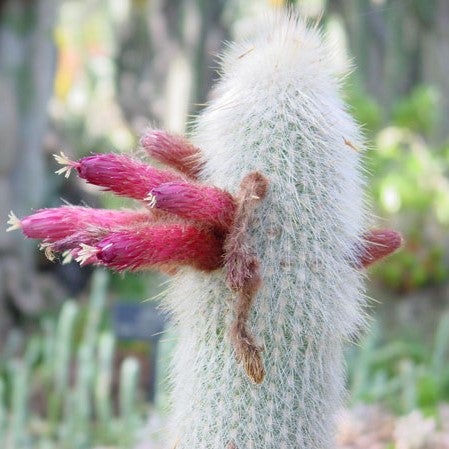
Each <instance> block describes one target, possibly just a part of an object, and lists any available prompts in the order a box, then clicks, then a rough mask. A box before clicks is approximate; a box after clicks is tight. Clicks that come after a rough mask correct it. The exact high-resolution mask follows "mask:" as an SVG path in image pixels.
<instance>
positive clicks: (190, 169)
mask: <svg viewBox="0 0 449 449" xmlns="http://www.w3.org/2000/svg"><path fill="white" fill-rule="evenodd" d="M140 145H141V146H142V148H143V149H144V150H145V151H146V152H147V153H148V154H149V155H150V156H151V157H153V158H154V159H156V160H158V161H160V162H162V163H163V164H167V165H171V166H172V167H173V168H175V169H177V170H179V171H181V172H183V173H185V174H186V175H187V176H189V177H191V178H192V179H197V177H198V175H199V173H200V171H201V167H202V162H201V157H200V154H201V153H200V150H199V149H198V148H197V147H195V146H194V145H192V144H191V143H190V142H189V141H188V140H186V139H185V138H183V137H181V136H176V135H173V134H170V133H167V132H166V131H162V130H149V131H147V132H146V133H145V134H144V135H143V136H142V137H141V139H140Z"/></svg>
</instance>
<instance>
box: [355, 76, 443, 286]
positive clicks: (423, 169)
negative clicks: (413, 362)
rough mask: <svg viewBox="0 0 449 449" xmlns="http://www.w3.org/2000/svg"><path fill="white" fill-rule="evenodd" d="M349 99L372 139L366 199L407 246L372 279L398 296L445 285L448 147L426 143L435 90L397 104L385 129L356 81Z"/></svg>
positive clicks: (433, 118)
mask: <svg viewBox="0 0 449 449" xmlns="http://www.w3.org/2000/svg"><path fill="white" fill-rule="evenodd" d="M347 97H348V101H349V102H350V103H351V106H352V110H353V112H354V115H355V116H356V118H357V119H358V120H359V121H360V122H361V123H364V124H366V133H367V134H368V136H369V138H370V144H371V145H370V148H369V151H368V152H367V168H368V170H369V172H370V175H371V179H372V182H371V183H370V195H371V197H372V198H373V199H374V201H375V205H376V209H377V210H378V212H379V215H381V216H384V217H385V216H386V217H394V226H395V227H398V228H399V229H401V231H402V233H403V235H404V239H405V242H406V246H405V248H404V249H403V251H401V252H399V253H397V254H395V255H393V256H392V257H391V258H389V259H388V260H387V261H386V262H385V263H384V264H382V265H380V266H378V267H376V268H375V269H374V272H373V274H374V278H375V279H377V280H378V281H380V282H382V283H383V284H384V285H386V286H388V287H389V288H392V289H394V290H396V291H398V292H407V291H412V290H415V289H418V288H422V287H426V286H430V285H438V284H442V283H445V282H447V281H448V280H449V264H448V259H449V255H448V254H445V250H444V248H446V247H447V244H448V243H449V242H448V238H447V235H448V228H449V144H446V145H440V146H435V145H434V146H431V145H430V144H429V143H428V141H427V135H428V134H429V133H430V132H431V130H432V128H433V127H434V125H435V122H436V119H437V114H438V111H439V103H438V93H437V91H436V90H435V89H434V88H432V87H431V86H424V85H423V86H418V87H416V88H415V89H414V90H413V91H412V92H411V93H410V95H409V96H407V97H405V98H403V99H400V100H398V102H397V104H396V106H395V107H394V108H393V112H392V118H391V123H390V125H388V126H386V127H382V115H383V114H384V113H383V111H382V109H381V108H380V106H379V105H378V104H377V103H376V101H375V100H374V99H373V98H371V97H369V96H368V95H366V94H365V93H364V92H363V91H362V90H361V88H360V87H359V85H358V84H357V82H356V81H355V80H354V81H353V82H352V84H351V89H350V90H349V91H348V93H347ZM392 219H393V218H392Z"/></svg>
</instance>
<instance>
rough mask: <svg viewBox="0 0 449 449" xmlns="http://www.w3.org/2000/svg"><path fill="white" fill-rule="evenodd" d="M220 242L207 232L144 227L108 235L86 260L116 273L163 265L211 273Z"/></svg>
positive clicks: (174, 226)
mask: <svg viewBox="0 0 449 449" xmlns="http://www.w3.org/2000/svg"><path fill="white" fill-rule="evenodd" d="M222 244H223V242H222V240H221V239H220V238H219V237H217V236H216V235H215V234H214V233H212V232H211V231H210V230H207V229H200V228H196V227H194V226H184V225H182V224H172V225H162V226H145V227H142V228H140V229H139V230H132V229H126V230H125V229H124V230H122V231H118V232H112V233H111V234H109V235H108V236H106V237H105V238H103V239H102V240H101V241H100V242H98V243H97V244H96V245H95V246H94V247H92V248H91V252H90V253H88V252H86V256H87V257H90V256H92V255H95V256H96V257H97V259H98V260H100V261H101V262H102V263H103V264H104V265H106V266H108V267H110V268H115V269H116V270H120V271H121V270H139V269H145V268H152V267H157V266H158V265H166V264H181V265H190V266H193V267H195V268H198V269H200V270H205V271H211V270H215V269H217V268H219V267H220V266H221V264H222V253H223V247H222Z"/></svg>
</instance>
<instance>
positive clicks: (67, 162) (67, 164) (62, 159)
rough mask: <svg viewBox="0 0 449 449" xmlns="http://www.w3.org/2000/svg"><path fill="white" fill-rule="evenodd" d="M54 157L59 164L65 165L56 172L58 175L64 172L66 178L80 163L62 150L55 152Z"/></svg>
mask: <svg viewBox="0 0 449 449" xmlns="http://www.w3.org/2000/svg"><path fill="white" fill-rule="evenodd" d="M53 157H54V158H55V161H56V162H57V163H58V164H59V165H63V167H62V168H60V169H59V170H56V171H55V173H56V174H57V175H62V174H64V177H65V178H68V177H69V176H70V173H71V171H72V169H73V168H76V167H77V166H78V165H79V164H78V162H75V161H72V160H71V159H69V158H68V157H67V156H66V155H65V154H64V153H63V152H62V151H61V153H60V154H54V155H53Z"/></svg>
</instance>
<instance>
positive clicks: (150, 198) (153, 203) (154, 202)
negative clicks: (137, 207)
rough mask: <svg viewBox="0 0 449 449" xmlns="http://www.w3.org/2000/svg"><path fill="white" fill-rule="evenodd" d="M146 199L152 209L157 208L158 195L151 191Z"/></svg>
mask: <svg viewBox="0 0 449 449" xmlns="http://www.w3.org/2000/svg"><path fill="white" fill-rule="evenodd" d="M145 201H146V202H147V204H148V207H150V208H151V209H153V208H155V207H156V205H157V198H156V195H153V194H152V193H151V192H150V193H148V195H147V196H146V197H145Z"/></svg>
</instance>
